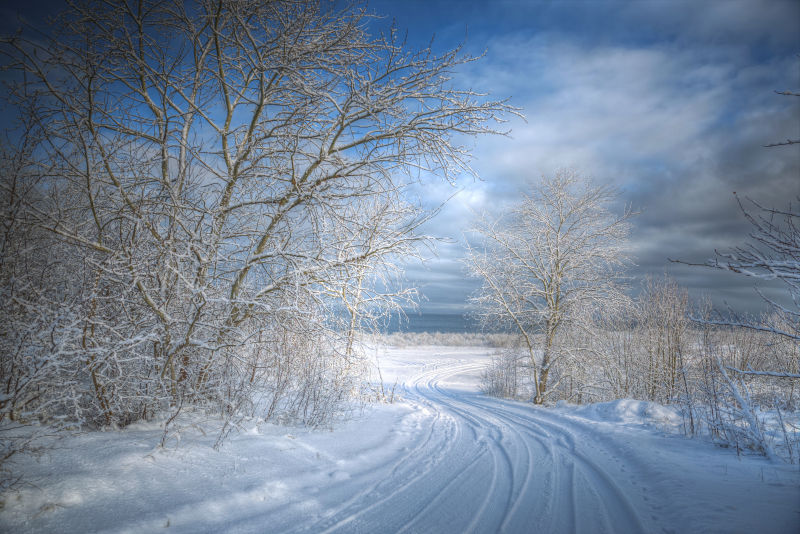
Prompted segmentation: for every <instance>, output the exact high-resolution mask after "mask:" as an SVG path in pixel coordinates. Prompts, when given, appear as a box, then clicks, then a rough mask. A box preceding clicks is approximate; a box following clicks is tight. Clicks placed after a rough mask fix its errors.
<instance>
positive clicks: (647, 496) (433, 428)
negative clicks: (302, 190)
mask: <svg viewBox="0 0 800 534" xmlns="http://www.w3.org/2000/svg"><path fill="white" fill-rule="evenodd" d="M490 351H491V349H486V348H465V347H422V348H408V349H386V350H382V351H380V352H379V359H380V363H381V369H382V372H383V378H384V381H385V382H387V383H388V384H389V385H391V384H393V383H394V382H395V380H397V381H398V386H397V395H398V397H399V398H396V399H395V402H394V404H391V405H374V406H368V407H367V408H366V409H365V410H364V412H363V413H361V414H360V415H358V416H357V417H356V418H355V419H353V420H351V421H349V422H348V423H345V424H342V425H339V426H338V427H336V428H335V429H334V430H333V431H331V430H310V429H305V428H296V427H284V426H277V425H273V424H264V423H261V424H256V423H252V424H251V425H250V427H249V428H246V429H244V430H243V431H242V432H240V433H238V434H234V435H232V436H231V437H230V439H229V440H228V441H227V442H226V443H225V445H224V446H223V447H222V449H221V450H220V451H219V452H216V451H214V450H213V449H212V448H211V446H212V444H213V443H214V440H215V437H216V436H215V435H214V434H213V433H206V434H204V433H203V429H202V426H201V425H197V426H195V427H188V428H186V429H185V430H184V431H182V432H181V433H180V434H178V435H175V436H174V437H173V440H172V441H171V442H170V443H169V444H168V446H167V447H166V448H161V447H159V446H158V444H159V442H160V440H161V435H162V432H161V430H160V429H159V425H158V424H156V423H153V424H150V425H146V424H137V425H133V426H130V427H128V428H126V429H124V430H121V431H118V432H97V433H88V434H84V435H82V436H78V437H75V438H70V439H68V440H63V441H61V442H59V444H58V448H57V449H56V450H53V451H52V452H51V453H50V454H49V455H47V456H45V457H42V458H40V459H39V461H30V462H29V463H27V464H26V465H25V466H24V470H25V473H26V476H27V477H28V480H29V481H30V482H32V484H33V485H30V486H28V487H26V488H24V489H22V490H20V491H17V492H16V493H14V494H12V495H10V496H9V498H8V499H7V501H6V502H5V506H4V508H3V510H2V511H0V531H2V532H81V533H83V532H259V533H261V532H307V533H322V532H364V533H383V532H420V533H450V532H453V533H462V532H553V533H556V532H616V533H633V532H648V533H649V532H665V533H666V532H748V533H754V532H759V533H768V532H788V533H792V532H800V473H799V472H798V468H797V466H794V467H793V466H789V465H783V464H777V463H771V462H769V461H767V460H765V459H763V458H761V457H756V456H743V457H738V456H737V455H736V453H735V452H734V451H732V450H726V449H721V448H717V447H714V446H713V445H711V444H708V443H704V442H701V441H698V440H689V439H685V438H682V437H679V436H676V435H674V434H668V433H667V432H665V430H666V429H668V428H669V427H670V426H671V425H673V424H674V423H675V420H674V414H673V413H672V412H670V411H669V410H667V409H664V408H661V407H658V406H655V405H652V404H648V403H642V402H637V401H616V402H613V403H605V404H601V405H594V406H588V407H580V408H577V407H573V406H559V407H557V408H555V409H544V408H537V407H533V406H531V405H528V404H523V403H516V402H509V401H502V400H498V399H493V398H488V397H485V396H483V395H482V394H480V393H479V391H478V378H479V374H480V371H481V369H482V367H483V366H484V365H485V363H486V362H487V361H488V359H489V354H490ZM178 439H180V444H179V446H176V445H177V443H176V442H177V440H178Z"/></svg>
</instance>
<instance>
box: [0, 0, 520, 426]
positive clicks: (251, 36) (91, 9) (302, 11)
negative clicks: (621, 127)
mask: <svg viewBox="0 0 800 534" xmlns="http://www.w3.org/2000/svg"><path fill="white" fill-rule="evenodd" d="M372 22H373V17H371V16H370V15H369V14H367V13H366V11H365V10H363V9H359V8H357V7H353V6H348V7H345V8H343V9H341V10H339V9H336V8H335V7H333V6H329V5H327V4H325V5H320V4H319V3H317V2H307V1H293V0H280V1H274V2H241V1H228V0H203V1H198V2H183V1H179V0H173V1H166V2H164V1H148V0H128V1H112V2H75V3H70V4H69V7H68V8H67V10H66V11H65V12H63V13H61V14H60V15H59V16H58V17H57V18H56V19H55V22H54V25H53V27H52V32H51V34H50V35H49V36H42V35H41V34H37V35H35V36H34V37H32V38H29V37H27V35H30V34H26V33H25V32H23V33H21V34H19V35H17V36H14V37H11V38H6V39H4V40H3V41H2V53H3V58H4V60H3V64H4V67H5V68H6V69H7V70H9V71H10V74H9V77H8V79H9V80H10V82H9V83H10V85H9V94H8V101H9V103H10V104H11V105H12V108H11V109H17V110H19V112H20V113H26V114H28V115H29V116H30V117H32V119H31V120H32V124H34V125H35V126H36V128H37V129H38V131H39V132H40V134H39V136H38V141H37V143H36V146H35V147H33V148H32V149H30V150H29V151H28V152H27V154H28V157H29V159H30V162H31V164H32V165H33V166H37V167H38V168H40V169H42V173H43V174H40V175H38V176H37V180H38V182H37V186H36V187H37V188H38V191H39V195H38V197H37V198H38V200H37V201H35V202H33V201H32V202H27V203H26V204H25V206H24V212H25V218H26V220H27V221H29V224H30V225H31V226H32V227H35V228H37V229H39V230H40V231H45V232H47V233H48V234H49V235H50V237H51V238H52V239H53V240H54V241H57V242H58V243H60V244H62V245H64V246H67V247H69V249H70V250H72V251H74V252H75V255H76V256H77V257H78V258H79V261H77V262H76V263H75V264H74V265H73V266H72V269H73V271H72V275H73V276H74V278H75V280H81V284H83V287H84V289H85V291H84V292H83V293H82V294H83V299H84V300H83V302H82V303H81V305H82V306H83V309H84V311H85V316H84V317H83V325H82V327H81V331H82V332H83V335H82V338H83V340H82V342H81V347H82V348H81V350H82V351H83V354H81V355H76V356H75V362H74V367H75V368H76V369H77V371H78V374H79V375H80V376H82V379H83V380H85V383H86V391H87V393H86V399H87V400H86V402H87V403H89V404H91V405H92V406H93V409H94V412H95V414H96V415H95V418H96V419H97V420H98V421H100V422H103V423H112V422H125V421H128V420H131V419H135V418H137V417H142V414H147V413H148V411H152V410H154V409H158V408H159V406H163V402H168V403H171V404H173V405H177V404H178V402H179V401H180V402H183V399H187V398H189V399H194V400H195V401H198V402H200V401H205V400H209V399H211V400H214V401H218V402H221V403H223V405H224V406H225V408H224V410H223V411H225V410H235V409H236V408H235V407H236V406H239V405H240V404H239V403H238V401H232V400H231V394H230V391H231V389H232V386H231V380H233V381H237V380H238V381H239V382H238V383H239V384H240V386H241V385H243V384H250V383H252V382H253V381H254V380H255V379H256V377H259V376H277V375H276V373H278V374H280V373H283V370H280V371H278V370H275V369H274V366H275V365H277V364H276V363H275V362H276V361H278V360H280V358H278V359H276V358H275V357H273V356H275V354H278V353H283V352H284V351H286V350H288V349H287V347H286V346H282V345H285V343H287V342H289V341H287V340H295V341H292V342H297V343H300V345H298V347H300V348H301V349H302V350H303V351H306V353H307V352H308V347H307V345H308V343H310V342H311V341H312V340H314V339H317V340H320V342H319V345H318V346H319V347H326V346H327V347H329V348H328V349H326V350H329V351H338V350H340V349H339V348H338V347H339V345H338V344H337V343H328V342H325V341H322V340H323V338H325V337H326V336H328V337H331V336H334V335H335V334H336V333H337V332H341V330H342V328H347V327H348V326H350V327H353V326H354V325H355V324H356V323H357V322H358V314H359V313H360V311H359V310H363V309H364V306H367V305H368V306H369V309H370V310H371V311H370V313H376V312H375V311H374V310H375V309H383V310H385V309H387V307H392V306H395V305H397V304H398V303H399V302H403V301H404V299H407V298H409V297H413V294H412V293H413V292H408V291H402V290H393V289H391V288H392V287H394V286H393V285H392V284H391V283H390V282H391V279H393V278H395V277H397V276H398V275H399V274H400V273H398V272H397V269H396V268H395V267H394V265H395V258H396V257H398V256H415V255H416V250H417V249H416V243H417V242H418V241H419V240H420V239H424V236H421V235H419V234H418V233H417V232H416V228H417V226H418V224H419V222H420V221H421V220H422V219H423V218H424V214H423V213H422V211H421V209H420V207H419V206H418V205H415V204H413V203H409V202H408V201H407V200H406V196H405V191H406V189H407V187H408V186H409V185H410V184H411V183H413V182H414V181H417V180H420V179H423V177H427V176H429V175H431V174H435V175H439V176H440V177H443V178H444V179H447V180H455V179H456V178H457V177H458V176H459V175H461V174H463V173H471V172H472V171H471V169H470V167H469V152H468V150H467V148H466V147H465V146H463V145H462V144H461V143H462V142H463V140H464V139H467V138H469V137H470V136H474V135H477V134H485V133H498V132H497V130H496V126H497V121H499V120H500V117H501V115H502V114H503V113H505V112H508V111H512V112H513V111H514V110H513V109H512V108H510V107H509V106H508V105H507V104H506V103H505V102H503V101H496V100H491V99H489V98H487V97H486V95H484V94H481V93H478V92H474V91H472V90H462V89H459V88H457V87H455V86H454V84H453V83H452V82H451V75H452V72H453V71H454V70H455V69H457V68H458V67H459V65H462V64H464V63H467V62H470V61H473V60H474V59H475V58H473V57H469V56H466V55H464V54H463V53H462V52H461V50H460V49H454V50H451V51H448V52H445V53H443V54H436V53H434V52H432V51H431V50H430V49H425V50H421V51H409V50H408V49H407V48H406V46H405V45H404V43H402V42H401V41H400V40H398V38H397V35H396V31H395V30H394V29H393V28H392V29H390V30H389V31H388V32H387V33H386V34H385V35H380V36H378V37H374V36H371V35H370V34H369V32H368V27H369V25H370V24H371V23H372ZM12 137H13V136H12ZM425 179H427V178H425ZM376 279H380V280H381V281H382V282H383V283H382V284H380V285H375V284H373V286H374V287H385V288H389V289H386V290H380V291H379V290H374V289H372V286H370V285H369V284H370V283H371V282H374V281H375V280H376ZM70 283H71V282H70ZM342 310H346V311H348V312H349V316H348V313H344V314H343V313H341V312H342ZM343 316H345V317H346V319H345V322H344V326H342V325H340V324H339V322H340V319H341V317H343ZM287 328H289V329H292V330H291V331H290V332H286V329H287ZM301 338H302V339H301ZM259 343H260V344H261V345H259ZM298 350H300V349H298ZM314 350H317V349H314ZM319 350H323V349H319ZM288 352H291V350H288ZM311 352H314V351H311ZM351 352H352V346H351V344H350V343H349V342H348V344H347V346H346V347H345V348H344V349H342V353H344V354H350V353H351ZM280 361H283V360H280ZM320 361H321V360H320ZM76 362H79V363H76ZM336 367H337V368H338V369H340V368H341V367H339V366H336ZM281 376H283V375H281ZM309 380H311V379H309ZM223 382H224V383H223ZM312 382H313V380H312ZM287 383H288V382H287ZM315 383H317V382H315ZM320 383H321V382H320ZM233 389H234V390H235V389H236V388H235V387H234V388H233ZM90 392H91V393H90Z"/></svg>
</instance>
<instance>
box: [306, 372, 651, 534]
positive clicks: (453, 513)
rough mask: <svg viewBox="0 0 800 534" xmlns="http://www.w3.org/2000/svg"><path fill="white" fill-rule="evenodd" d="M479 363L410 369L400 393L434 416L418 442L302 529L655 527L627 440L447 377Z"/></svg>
mask: <svg viewBox="0 0 800 534" xmlns="http://www.w3.org/2000/svg"><path fill="white" fill-rule="evenodd" d="M481 368H482V365H481V364H475V363H453V364H449V365H443V366H437V367H436V368H434V369H431V370H428V371H426V372H423V373H421V374H420V375H418V376H417V377H415V378H414V379H413V381H412V382H411V383H410V384H409V385H407V386H406V391H405V394H404V396H405V398H406V400H407V401H408V402H412V403H414V404H416V405H417V406H418V407H420V408H422V409H425V410H427V411H428V412H430V413H432V414H433V417H432V419H431V421H430V424H429V425H428V426H427V428H425V429H424V431H423V432H421V433H420V435H419V439H418V441H417V442H416V443H415V444H414V446H413V447H412V448H411V449H410V450H408V451H404V453H403V454H401V455H398V457H397V458H396V459H395V461H394V464H393V465H392V466H391V467H390V468H388V469H387V471H386V474H385V476H384V477H381V482H380V483H378V484H377V485H375V486H374V487H370V488H368V489H365V490H364V491H363V492H360V493H359V494H358V495H357V496H356V497H355V498H353V499H352V500H351V501H350V502H348V503H347V504H346V505H345V506H342V507H341V508H338V509H336V510H335V511H333V513H331V514H330V516H329V517H327V518H326V519H325V520H323V521H320V522H318V523H314V524H313V525H309V526H307V527H304V528H303V529H299V530H306V531H314V532H365V533H366V532H378V531H381V532H534V531H537V532H630V533H635V532H651V531H652V528H650V525H652V523H653V521H657V522H660V520H661V517H660V511H659V508H660V507H659V506H658V505H657V504H656V502H657V499H652V500H651V497H650V496H649V495H648V493H649V492H650V491H651V490H650V488H647V487H643V486H642V479H643V478H646V477H643V476H642V475H643V472H642V469H641V468H640V467H639V466H636V467H634V466H630V465H629V464H628V461H629V459H628V460H626V459H624V456H626V455H627V453H628V451H626V447H625V446H624V445H623V444H621V443H617V442H616V441H615V440H613V439H612V440H603V439H600V440H598V438H597V436H596V435H595V434H594V433H593V432H591V430H590V429H587V428H583V427H582V426H581V425H579V424H576V423H574V422H570V421H565V420H564V419H563V418H561V417H559V416H558V415H554V414H549V413H548V412H546V411H545V410H535V411H534V410H531V409H530V407H529V406H515V405H513V404H509V403H503V402H500V401H497V400H494V399H489V398H486V397H484V396H481V395H478V394H476V393H474V392H469V391H463V390H458V389H451V388H449V387H447V386H446V385H445V382H446V380H447V379H448V378H451V377H454V376H457V375H460V374H466V375H469V374H473V375H474V374H477V373H479V372H480V369H481ZM637 467H639V468H637ZM627 471H630V475H628V474H627Z"/></svg>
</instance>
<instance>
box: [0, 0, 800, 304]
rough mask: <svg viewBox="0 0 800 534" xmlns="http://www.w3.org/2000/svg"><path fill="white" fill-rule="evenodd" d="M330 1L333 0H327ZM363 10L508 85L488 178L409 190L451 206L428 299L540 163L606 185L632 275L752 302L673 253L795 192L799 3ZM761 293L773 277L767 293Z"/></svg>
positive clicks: (503, 4) (13, 7)
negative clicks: (629, 225)
mask: <svg viewBox="0 0 800 534" xmlns="http://www.w3.org/2000/svg"><path fill="white" fill-rule="evenodd" d="M336 5H342V4H341V2H338V1H337V2H336ZM57 6H59V2H53V1H36V0H31V1H29V2H25V3H24V4H21V3H19V2H12V1H2V0H0V17H1V18H2V20H0V29H2V30H3V31H2V33H7V32H8V31H13V27H12V26H9V25H10V24H11V25H13V26H14V27H15V26H16V15H17V14H18V13H19V12H20V10H22V11H23V12H24V14H25V16H26V17H27V18H29V19H32V20H33V21H34V22H35V23H37V22H40V21H41V19H42V18H43V17H44V16H45V15H46V14H48V13H52V12H53V11H54V10H55V9H57ZM367 9H368V10H370V11H372V12H374V13H376V14H380V15H383V16H384V17H385V18H384V19H381V20H379V21H376V23H375V29H376V31H378V30H380V29H386V28H387V27H388V26H389V24H391V22H392V20H394V22H395V24H396V25H397V27H398V28H399V29H400V30H401V31H403V32H407V35H408V45H409V46H410V47H411V48H416V49H420V48H424V47H426V46H428V44H429V43H431V39H432V38H433V47H434V49H435V50H440V51H441V50H447V49H451V48H453V47H456V46H458V45H459V44H461V43H463V45H464V50H465V52H466V53H469V54H473V55H480V54H484V53H485V56H484V57H483V58H482V59H481V60H479V61H476V62H474V63H471V64H469V65H468V66H467V67H465V68H463V69H461V70H459V71H458V72H456V73H455V79H454V83H456V84H459V85H461V86H466V87H471V88H473V89H475V90H478V91H486V92H489V93H491V95H492V96H493V97H495V98H505V97H510V98H511V103H512V104H513V105H515V106H517V107H519V108H521V109H522V111H523V113H524V114H525V117H526V120H522V119H517V118H513V117H511V118H510V119H511V120H510V122H509V123H508V124H507V126H508V127H509V128H510V129H511V135H510V137H499V136H497V137H483V138H479V139H477V140H467V142H468V143H471V146H472V149H473V154H474V162H473V166H474V168H475V169H476V170H477V171H478V173H479V175H480V177H481V180H479V181H473V180H472V179H469V178H465V179H463V180H461V181H460V182H459V183H458V185H457V186H456V187H455V188H454V187H452V186H451V185H449V184H447V183H446V182H444V181H443V180H436V179H433V180H428V181H426V183H425V185H424V186H422V187H420V189H419V190H418V191H417V193H418V195H419V196H420V198H424V202H425V203H426V204H427V205H428V207H431V208H432V207H434V206H437V205H438V204H439V203H441V202H444V201H445V200H446V199H448V198H450V197H452V196H453V195H454V193H456V192H457V191H458V193H457V194H455V196H454V197H453V198H452V199H451V200H450V201H449V202H448V203H447V204H446V205H445V207H444V208H443V210H442V211H441V213H440V214H439V215H438V216H437V217H436V218H434V219H433V220H432V221H431V222H430V223H429V224H428V225H427V227H426V228H425V230H426V231H427V232H428V233H430V234H431V235H434V236H436V237H439V238H442V239H443V240H444V241H442V242H440V243H439V244H438V246H437V250H438V256H437V257H432V258H431V259H430V260H429V261H428V262H427V263H426V264H425V265H423V266H420V265H419V264H416V263H409V264H408V265H407V266H406V270H407V278H408V282H409V284H411V285H416V286H419V287H420V289H421V291H422V294H423V295H424V297H425V299H424V300H423V302H422V310H423V311H430V312H434V311H436V312H461V311H464V310H465V309H466V299H467V297H468V296H469V294H470V293H471V292H472V291H473V290H474V289H475V288H476V287H477V282H476V281H474V280H469V279H466V278H465V275H464V271H463V268H462V266H461V264H460V262H459V259H460V258H461V256H462V254H463V241H464V232H465V231H466V230H467V229H468V228H469V226H470V224H471V222H472V220H473V219H474V216H475V215H474V214H475V213H476V212H482V211H486V212H489V213H490V214H491V213H497V212H499V211H501V210H502V209H504V207H505V206H507V205H508V204H509V203H510V202H513V201H514V199H515V198H518V195H519V193H520V192H521V191H525V190H526V189H527V188H529V187H530V184H531V182H532V181H534V182H535V181H536V180H537V179H538V178H539V177H540V176H541V175H543V174H551V173H553V172H554V171H555V170H556V169H557V168H560V167H573V168H576V169H578V170H579V171H581V172H582V173H584V174H586V175H589V176H591V177H592V178H593V179H594V180H595V181H597V182H600V183H609V184H613V185H615V186H616V187H618V188H619V190H620V192H621V194H622V197H621V200H620V206H619V209H622V206H623V205H629V206H631V207H632V208H633V209H634V210H637V211H640V212H641V214H640V215H639V216H638V217H637V218H636V220H635V224H634V231H633V234H632V241H631V254H632V256H633V258H634V260H635V262H636V266H634V267H633V268H632V269H631V270H630V272H629V273H628V274H629V275H630V276H631V277H632V278H633V279H634V281H633V282H632V284H633V285H634V287H635V284H636V281H635V279H640V278H642V277H643V276H644V275H647V274H652V275H661V274H664V273H665V272H666V273H669V274H670V275H671V276H673V277H675V278H676V279H677V280H678V281H679V282H680V283H681V284H682V285H684V286H686V287H688V288H689V289H690V290H691V291H692V293H693V294H695V295H697V296H699V295H700V294H701V293H702V292H707V293H709V294H710V295H711V296H712V297H713V298H714V300H715V302H716V303H717V304H720V305H721V304H722V303H723V302H727V303H729V304H731V305H732V306H734V307H736V308H739V309H751V310H753V309H757V308H758V307H759V299H758V297H757V296H756V294H755V293H754V292H753V290H752V282H751V281H750V280H746V279H742V278H740V277H737V276H735V275H728V274H725V273H719V272H714V271H709V270H705V269H700V268H691V267H686V266H683V265H677V264H672V263H670V262H669V261H668V258H677V259H682V260H685V261H689V262H701V261H703V260H705V259H707V258H710V257H712V256H713V253H714V250H715V249H721V250H724V249H726V248H729V247H732V246H735V245H737V244H742V243H743V241H744V239H745V237H746V234H747V231H748V226H747V224H746V222H745V220H744V218H743V216H742V214H741V213H740V212H739V210H738V206H737V204H736V201H735V199H734V197H733V192H734V191H736V192H737V193H738V194H739V195H740V196H741V197H750V198H752V199H754V200H757V201H758V202H760V203H762V204H764V205H766V206H775V207H785V206H786V204H787V202H788V201H790V200H792V199H796V197H797V196H798V195H800V145H794V146H792V147H777V148H764V147H763V145H765V144H768V143H771V142H776V141H781V140H785V139H787V138H800V98H796V97H786V96H779V95H776V94H775V92H774V91H775V90H787V89H788V90H795V91H798V90H800V55H799V54H800V2H799V1H797V0H692V1H681V0H640V1H630V2H620V1H610V0H606V1H604V0H583V1H580V0H561V1H556V0H527V1H522V0H509V1H503V0H499V1H478V0H474V1H456V0H426V1H423V0H402V1H401V0H396V1H395V0H380V1H372V2H369V4H367ZM767 290H769V289H768V288H767Z"/></svg>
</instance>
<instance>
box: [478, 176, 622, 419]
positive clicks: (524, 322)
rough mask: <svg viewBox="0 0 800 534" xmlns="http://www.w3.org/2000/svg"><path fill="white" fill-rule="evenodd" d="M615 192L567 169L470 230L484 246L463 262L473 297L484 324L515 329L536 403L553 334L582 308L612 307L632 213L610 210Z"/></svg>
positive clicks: (553, 353)
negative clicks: (474, 287) (474, 288)
mask: <svg viewBox="0 0 800 534" xmlns="http://www.w3.org/2000/svg"><path fill="white" fill-rule="evenodd" d="M614 199H615V195H614V192H613V190H611V189H610V188H608V187H604V186H596V185H593V184H592V183H591V182H590V181H588V180H587V179H585V178H583V177H581V176H579V175H578V174H577V173H576V172H574V171H570V170H562V171H559V172H558V173H557V174H556V175H555V176H554V177H552V178H548V177H545V178H542V181H541V182H540V183H539V184H534V185H532V186H531V192H530V193H529V194H524V195H523V198H522V200H521V201H520V202H519V203H517V204H516V205H514V206H513V207H512V208H511V209H509V210H508V211H507V213H506V214H504V215H502V216H500V217H499V218H497V219H488V218H486V217H484V218H483V219H482V220H481V221H480V222H479V223H478V224H477V225H476V226H475V228H474V229H473V231H474V232H476V233H477V234H478V235H479V236H480V238H481V240H482V241H481V245H480V246H479V247H475V248H472V247H470V248H468V251H467V257H466V264H467V266H468V269H469V271H470V273H471V274H472V275H473V276H475V277H477V278H479V279H480V280H481V282H482V283H481V287H480V289H479V290H478V292H477V294H476V295H475V296H474V297H473V298H472V302H473V303H474V304H475V305H476V309H477V312H476V314H477V316H478V317H479V318H480V319H481V320H482V321H483V322H484V323H485V324H493V325H498V326H501V327H503V328H505V329H508V330H510V331H513V332H515V333H517V334H519V335H520V336H521V338H522V340H523V342H524V346H525V348H526V349H527V352H528V356H529V362H530V367H531V370H532V374H533V382H534V396H533V401H534V402H535V403H537V404H541V403H543V402H544V401H545V399H546V397H547V393H548V391H549V389H548V387H550V386H551V385H548V377H549V375H550V371H551V370H552V368H553V365H554V364H555V363H557V361H558V359H559V351H560V350H562V349H563V347H562V348H559V347H558V345H557V338H558V334H559V332H560V331H561V329H562V328H563V327H564V326H565V325H566V324H567V323H568V322H569V321H571V320H572V319H573V318H577V317H578V316H580V315H581V314H582V313H586V311H587V309H589V308H591V307H593V306H597V305H600V304H602V305H604V306H611V305H612V304H613V301H614V299H615V298H616V296H617V295H618V291H617V288H616V287H615V284H614V281H615V279H616V278H617V277H618V274H619V270H620V268H621V267H623V265H624V264H625V262H626V255H625V249H624V246H625V242H626V239H627V236H628V233H629V222H628V220H629V218H630V217H631V212H630V211H624V212H622V213H621V214H615V213H614V212H612V211H611V208H610V203H612V202H613V200H614Z"/></svg>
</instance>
